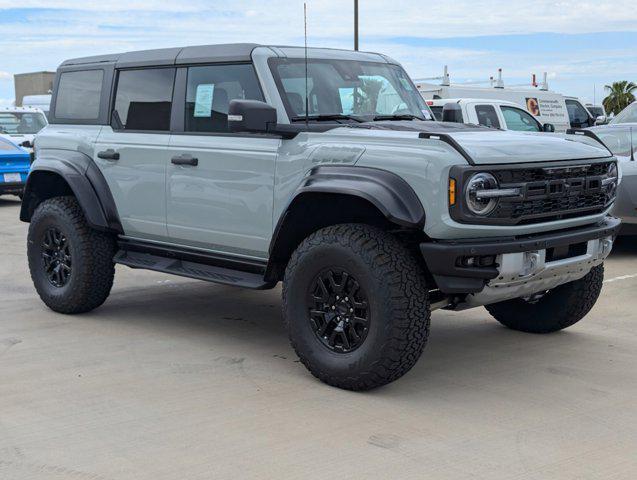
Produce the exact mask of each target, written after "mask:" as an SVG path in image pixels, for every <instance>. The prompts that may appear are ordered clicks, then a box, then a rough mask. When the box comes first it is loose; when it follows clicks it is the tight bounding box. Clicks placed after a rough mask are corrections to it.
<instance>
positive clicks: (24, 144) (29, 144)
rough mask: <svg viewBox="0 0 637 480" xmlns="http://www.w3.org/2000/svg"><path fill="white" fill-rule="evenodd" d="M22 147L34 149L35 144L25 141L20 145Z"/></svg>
mask: <svg viewBox="0 0 637 480" xmlns="http://www.w3.org/2000/svg"><path fill="white" fill-rule="evenodd" d="M20 146H21V147H24V148H32V147H33V144H32V143H31V142H29V141H28V140H25V141H24V142H22V143H21V144H20Z"/></svg>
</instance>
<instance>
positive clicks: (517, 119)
mask: <svg viewBox="0 0 637 480" xmlns="http://www.w3.org/2000/svg"><path fill="white" fill-rule="evenodd" d="M426 102H427V105H428V106H429V108H430V109H431V111H432V112H433V114H434V116H435V117H436V120H439V121H445V122H457V123H473V124H476V125H483V126H485V127H490V128H501V129H503V130H515V131H520V132H553V131H555V126H554V125H553V124H552V123H544V124H542V123H540V122H539V121H538V120H537V118H536V117H535V116H533V115H531V113H529V112H528V111H527V110H525V109H524V108H522V107H520V106H519V105H518V104H516V103H513V102H507V101H504V100H492V99H487V98H445V99H441V100H427V101H426Z"/></svg>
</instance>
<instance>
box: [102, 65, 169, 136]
mask: <svg viewBox="0 0 637 480" xmlns="http://www.w3.org/2000/svg"><path fill="white" fill-rule="evenodd" d="M174 80H175V69H173V68H153V69H147V70H124V71H121V72H119V77H118V81H117V93H116V96H115V109H114V111H113V117H114V118H113V121H114V122H115V126H116V127H121V128H123V129H125V130H152V131H154V130H157V131H168V130H170V108H171V106H172V97H173V83H174Z"/></svg>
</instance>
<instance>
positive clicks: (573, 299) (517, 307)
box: [486, 265, 604, 333]
mask: <svg viewBox="0 0 637 480" xmlns="http://www.w3.org/2000/svg"><path fill="white" fill-rule="evenodd" d="M603 281H604V265H598V266H597V267H593V268H592V269H591V271H590V272H589V273H588V274H586V276H584V277H583V278H580V279H579V280H575V281H574V282H569V283H566V284H564V285H560V286H559V287H557V288H554V289H553V290H549V291H548V292H546V293H543V294H538V295H534V296H532V297H530V298H526V299H522V298H516V299H513V300H507V301H505V302H499V303H494V304H492V305H487V306H486V309H487V310H488V311H489V313H490V314H491V315H492V316H493V317H494V318H495V319H496V320H497V321H498V322H500V323H501V324H502V325H505V326H507V327H509V328H512V329H513V330H520V331H522V332H528V333H551V332H556V331H558V330H562V329H564V328H568V327H570V326H571V325H574V324H576V323H577V322H579V321H580V320H581V319H582V318H584V317H585V316H586V314H587V313H588V312H589V311H590V310H591V308H593V305H595V302H597V298H598V297H599V294H600V292H601V291H602V283H603Z"/></svg>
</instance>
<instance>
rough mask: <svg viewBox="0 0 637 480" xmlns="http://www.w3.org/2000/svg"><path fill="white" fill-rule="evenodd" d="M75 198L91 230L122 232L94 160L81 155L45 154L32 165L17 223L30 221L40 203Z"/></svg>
mask: <svg viewBox="0 0 637 480" xmlns="http://www.w3.org/2000/svg"><path fill="white" fill-rule="evenodd" d="M67 195H71V196H74V197H75V198H76V199H77V201H78V203H79V204H80V207H81V208H82V211H83V213H84V216H85V217H86V220H87V223H88V224H89V226H91V227H92V228H95V229H97V230H102V231H110V232H116V233H123V230H122V226H121V223H120V221H119V216H118V214H117V208H116V207H115V201H114V199H113V196H112V195H111V192H110V189H109V188H108V184H107V183H106V180H105V179H104V176H103V175H102V173H101V172H100V170H99V169H98V168H97V165H95V163H94V162H93V160H92V159H91V158H90V157H89V156H87V155H85V154H83V153H80V152H70V151H64V150H59V151H48V152H47V151H44V152H42V153H40V154H39V155H38V159H37V160H36V161H35V162H34V163H33V166H32V168H31V172H30V173H29V177H28V179H27V183H26V186H25V189H24V197H23V200H22V207H21V209H20V220H22V221H23V222H30V221H31V217H32V216H33V213H34V212H35V209H36V208H37V207H38V205H40V203H42V202H43V201H45V200H47V199H49V198H53V197H57V196H67Z"/></svg>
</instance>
